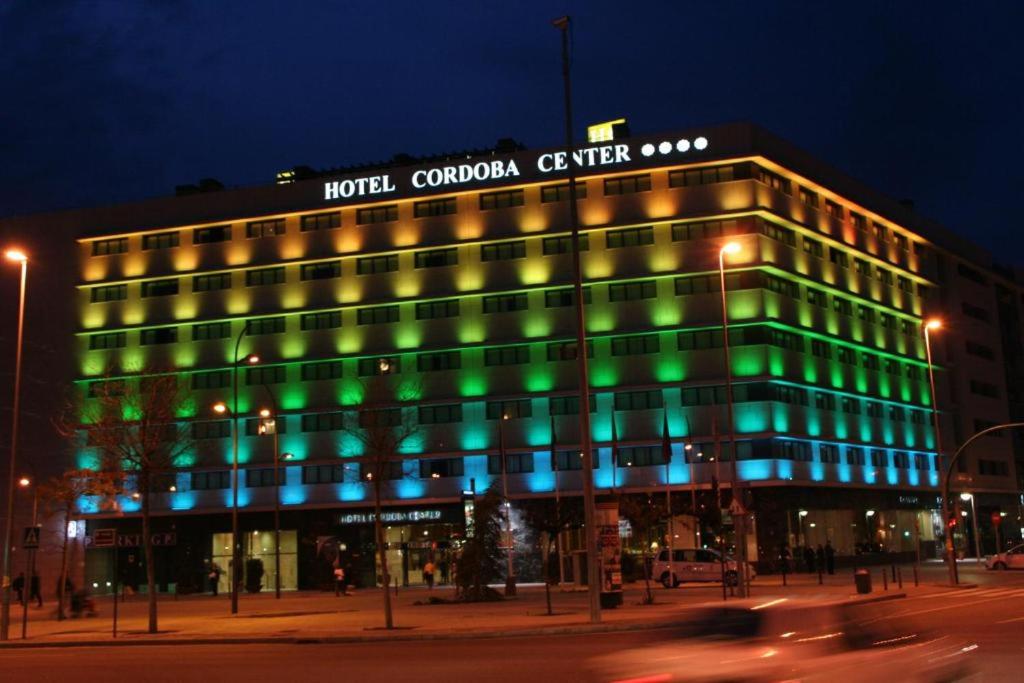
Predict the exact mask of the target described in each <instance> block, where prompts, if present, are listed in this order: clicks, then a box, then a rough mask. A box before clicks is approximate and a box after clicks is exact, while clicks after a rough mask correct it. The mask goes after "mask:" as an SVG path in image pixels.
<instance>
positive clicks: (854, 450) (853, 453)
mask: <svg viewBox="0 0 1024 683" xmlns="http://www.w3.org/2000/svg"><path fill="white" fill-rule="evenodd" d="M846 464H847V465H863V464H864V449H863V448H860V447H859V446H847V447H846Z"/></svg>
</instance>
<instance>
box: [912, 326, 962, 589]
mask: <svg viewBox="0 0 1024 683" xmlns="http://www.w3.org/2000/svg"><path fill="white" fill-rule="evenodd" d="M941 329H942V320H940V319H939V318H929V319H928V320H927V321H925V323H924V351H925V358H926V360H927V361H928V386H929V388H930V390H931V394H932V431H933V432H935V453H936V457H937V459H938V462H937V463H936V466H937V467H942V431H941V430H940V429H939V397H938V395H937V394H936V393H935V364H934V362H933V361H932V334H931V333H932V332H933V331H936V330H941ZM944 495H945V494H944ZM947 508H948V502H947V501H946V500H945V498H943V500H942V509H943V520H942V523H943V524H944V525H946V563H947V564H948V565H949V577H950V582H951V583H953V584H956V583H957V577H956V572H957V569H956V555H955V554H954V553H955V550H954V548H953V528H952V527H950V526H949V525H948V524H947V521H948V520H947V519H946V517H947V515H946V514H945V511H946V509H947ZM917 552H918V564H920V553H921V549H920V541H918V551H917Z"/></svg>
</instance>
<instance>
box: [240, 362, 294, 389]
mask: <svg viewBox="0 0 1024 683" xmlns="http://www.w3.org/2000/svg"><path fill="white" fill-rule="evenodd" d="M287 381H288V373H287V371H286V370H285V367H284V366H283V365H270V366H263V365H259V366H256V367H254V368H246V369H245V383H246V384H247V385H249V386H259V385H261V384H281V383H283V382H287Z"/></svg>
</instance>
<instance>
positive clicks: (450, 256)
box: [414, 247, 459, 268]
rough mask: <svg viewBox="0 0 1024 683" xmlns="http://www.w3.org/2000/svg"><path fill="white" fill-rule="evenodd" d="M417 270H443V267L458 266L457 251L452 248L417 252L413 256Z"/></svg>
mask: <svg viewBox="0 0 1024 683" xmlns="http://www.w3.org/2000/svg"><path fill="white" fill-rule="evenodd" d="M414 259H415V266H416V267H417V268H443V267H445V266H457V265H459V251H458V249H456V248H454V247H452V248H448V249H431V250H430V251H417V252H416V253H415V255H414Z"/></svg>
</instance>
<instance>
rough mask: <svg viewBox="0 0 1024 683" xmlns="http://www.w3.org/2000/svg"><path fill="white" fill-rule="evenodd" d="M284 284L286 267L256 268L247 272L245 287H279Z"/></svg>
mask: <svg viewBox="0 0 1024 683" xmlns="http://www.w3.org/2000/svg"><path fill="white" fill-rule="evenodd" d="M283 282H284V266H275V267H273V268H255V269H253V270H247V271H245V286H246V287H260V286H262V285H279V284H282V283H283Z"/></svg>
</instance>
